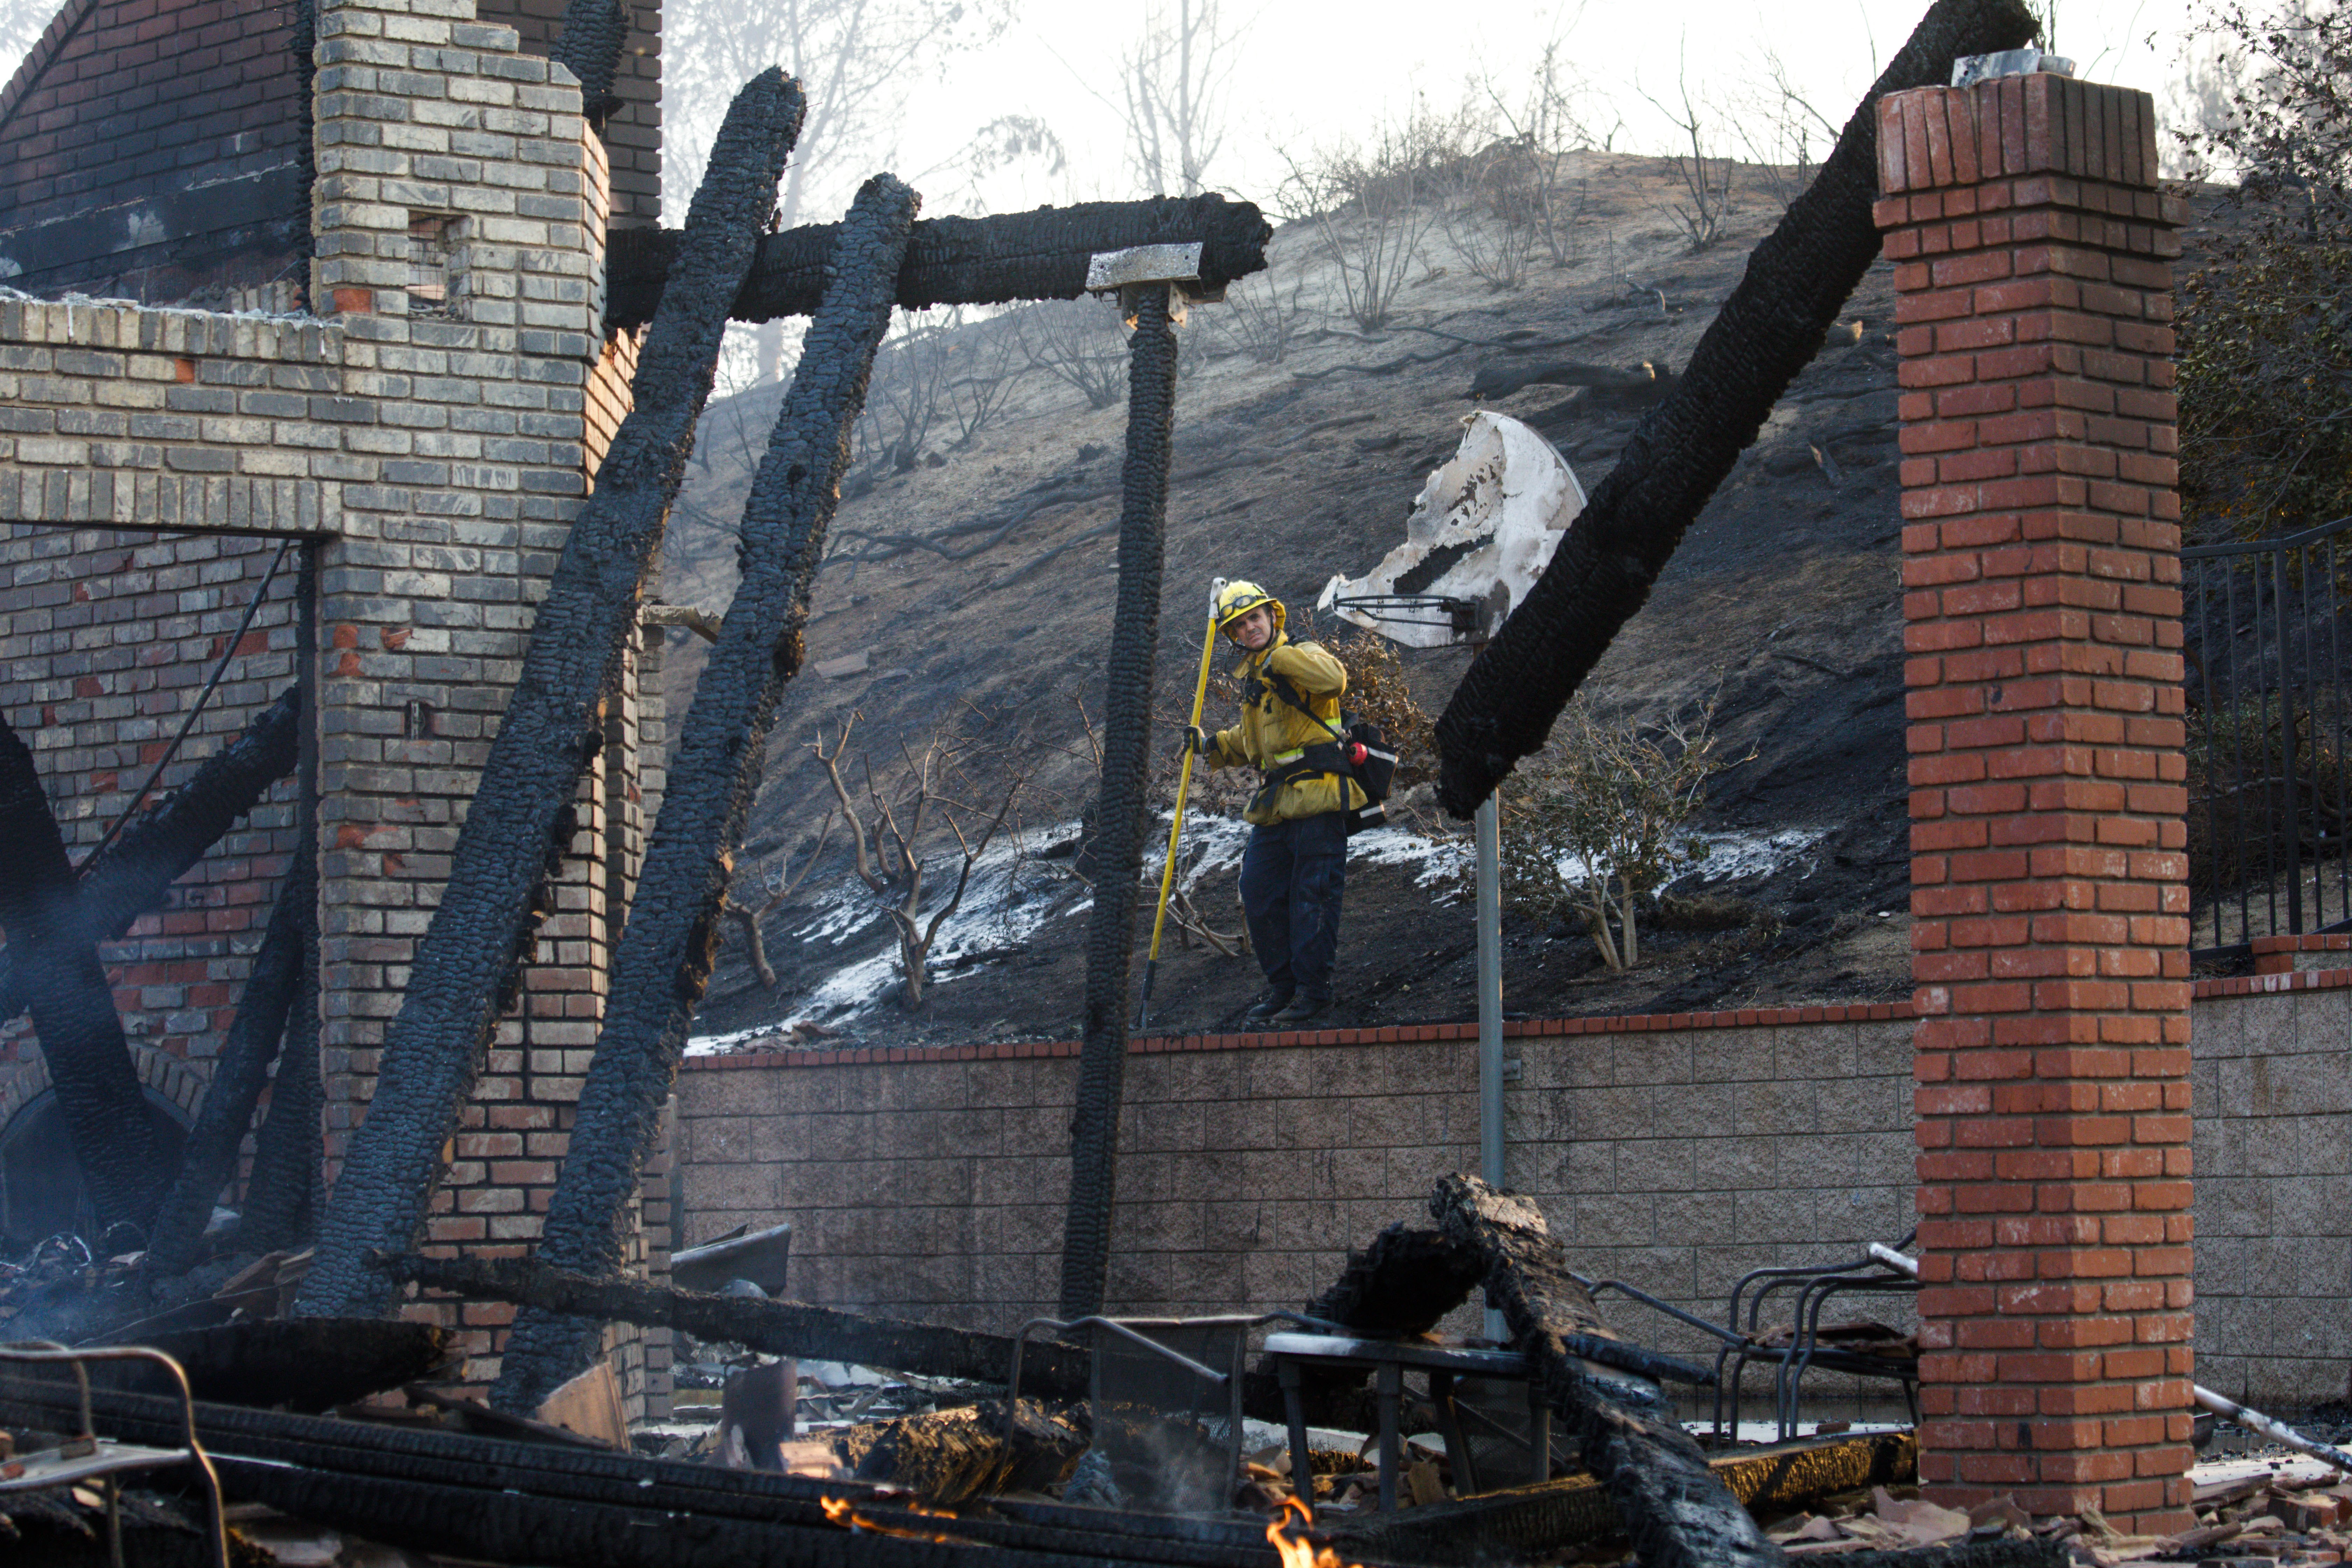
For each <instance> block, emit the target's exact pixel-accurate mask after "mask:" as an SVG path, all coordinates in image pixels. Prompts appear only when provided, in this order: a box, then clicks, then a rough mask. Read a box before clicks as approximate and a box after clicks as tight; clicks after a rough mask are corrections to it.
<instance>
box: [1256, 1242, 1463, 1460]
mask: <svg viewBox="0 0 2352 1568" xmlns="http://www.w3.org/2000/svg"><path fill="white" fill-rule="evenodd" d="M1484 1279H1486V1264H1485V1262H1484V1261H1483V1260H1482V1259H1481V1258H1479V1256H1478V1254H1477V1253H1475V1252H1474V1251H1472V1250H1471V1249H1470V1248H1468V1247H1464V1246H1462V1245H1461V1244H1459V1243H1458V1242H1456V1241H1454V1239H1453V1238H1451V1237H1448V1236H1446V1235H1445V1234H1444V1232H1443V1231H1435V1230H1418V1229H1414V1228H1412V1227H1410V1226H1405V1225H1403V1224H1402V1223H1399V1224H1395V1225H1391V1226H1388V1227H1387V1228H1386V1229H1384V1230H1382V1231H1381V1233H1380V1234H1379V1235H1377V1236H1375V1237H1372V1241H1371V1245H1370V1246H1369V1247H1365V1248H1363V1249H1362V1250H1361V1251H1351V1252H1349V1254H1348V1261H1347V1262H1346V1263H1345V1264H1344V1265H1342V1266H1341V1268H1340V1270H1339V1279H1337V1280H1335V1281H1333V1283H1332V1285H1331V1288H1330V1289H1328V1290H1326V1291H1324V1292H1323V1293H1322V1294H1321V1295H1319V1296H1318V1297H1316V1298H1315V1300H1312V1301H1309V1302H1307V1309H1306V1310H1307V1316H1308V1317H1310V1318H1318V1319H1320V1320H1322V1321H1325V1322H1328V1323H1338V1324H1340V1325H1341V1326H1343V1327H1345V1328H1349V1329H1353V1330H1354V1331H1357V1332H1358V1333H1361V1334H1371V1335H1397V1336H1410V1335H1413V1334H1425V1333H1428V1332H1430V1331H1432V1330H1433V1329H1435V1328H1436V1327H1437V1324H1438V1321H1439V1320H1440V1319H1442V1318H1444V1316H1445V1314H1446V1313H1448V1312H1450V1311H1452V1310H1454V1308H1456V1307H1458V1306H1460V1305H1461V1304H1462V1303H1463V1302H1464V1301H1465V1300H1468V1299H1469V1296H1470V1292H1471V1291H1473V1290H1475V1289H1477V1288H1478V1286H1479V1284H1480V1283H1481V1282H1482V1281H1483V1280H1484ZM1299 1375H1300V1387H1299V1394H1300V1396H1301V1398H1302V1400H1303V1401H1304V1404H1305V1409H1306V1415H1307V1420H1308V1421H1309V1422H1311V1423H1313V1424H1315V1425H1317V1426H1343V1427H1347V1428H1349V1429H1350V1430H1360V1431H1367V1432H1369V1431H1370V1430H1371V1429H1372V1428H1373V1427H1374V1426H1376V1425H1377V1424H1378V1421H1379V1416H1378V1413H1377V1412H1376V1411H1375V1410H1374V1408H1373V1405H1372V1396H1371V1390H1370V1386H1369V1379H1370V1373H1367V1372H1365V1371H1364V1370H1363V1369H1362V1368H1360V1367H1359V1368H1356V1369H1354V1370H1352V1371H1351V1370H1349V1369H1348V1368H1347V1367H1344V1366H1339V1365H1323V1364H1308V1365H1306V1366H1303V1367H1301V1368H1300V1369H1299ZM1244 1397H1245V1398H1246V1399H1247V1401H1248V1403H1249V1404H1250V1405H1252V1406H1253V1407H1255V1408H1268V1409H1276V1410H1279V1409H1281V1408H1282V1391H1281V1388H1280V1386H1279V1384H1276V1381H1275V1374H1274V1372H1273V1369H1272V1368H1271V1367H1270V1366H1268V1365H1265V1364H1260V1365H1258V1366H1255V1367H1253V1368H1252V1369H1251V1371H1250V1373H1249V1379H1248V1382H1247V1384H1246V1392H1245V1395H1244Z"/></svg>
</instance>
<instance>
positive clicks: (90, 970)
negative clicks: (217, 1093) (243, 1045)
mask: <svg viewBox="0 0 2352 1568" xmlns="http://www.w3.org/2000/svg"><path fill="white" fill-rule="evenodd" d="M0 844H5V845H6V846H7V847H8V848H7V852H6V853H5V855H0V931H5V932H6V933H7V937H8V951H9V952H10V954H11V955H12V956H14V958H15V959H16V968H17V972H18V973H19V974H20V975H21V976H22V979H21V984H23V986H24V988H25V992H26V998H27V1000H28V1001H29V1002H30V1003H31V1005H32V1009H33V1030H34V1032H35V1033H36V1034H37V1036H39V1037H40V1042H41V1056H42V1058H43V1059H45V1060H46V1061H47V1063H48V1068H49V1083H50V1086H51V1087H52V1088H53V1089H56V1090H57V1096H58V1108H59V1109H60V1110H62V1111H63V1112H64V1113H65V1123H66V1133H67V1136H68V1139H69V1140H70V1141H71V1142H72V1143H73V1152H74V1158H75V1159H76V1160H78V1161H79V1163H80V1164H81V1173H82V1180H83V1182H84V1184H86V1185H87V1186H88V1188H89V1195H90V1201H91V1204H92V1205H93V1206H94V1207H95V1209H96V1210H97V1214H98V1223H99V1228H100V1230H101V1231H103V1230H104V1229H106V1228H107V1227H108V1226H111V1225H114V1224H116V1223H117V1222H128V1223H130V1224H131V1225H135V1226H139V1227H140V1228H141V1230H142V1232H143V1231H144V1229H145V1228H146V1226H147V1225H148V1223H149V1221H151V1220H152V1218H153V1217H154V1214H155V1205H156V1203H157V1201H158V1200H160V1199H161V1198H162V1197H163V1180H164V1177H163V1168H162V1160H161V1156H160V1155H159V1154H158V1152H157V1151H156V1146H155V1129H154V1125H153V1123H152V1121H150V1120H149V1118H148V1115H147V1097H146V1094H145V1093H144V1091H142V1089H140V1087H139V1068H138V1065H137V1064H136V1063H135V1062H133V1061H132V1060H131V1043H130V1041H129V1040H127V1039H125V1038H124V1037H123V1034H122V1020H121V1017H120V1016H118V1015H117V1014H116V1013H115V1011H114V993H113V992H112V990H111V989H110V988H109V986H108V985H107V983H106V969H105V967H104V966H103V965H102V964H100V963H99V961H98V947H97V944H96V943H95V942H91V941H90V940H89V938H88V937H87V936H85V935H83V934H82V933H81V931H79V929H78V928H77V926H76V924H75V921H74V920H73V904H74V892H75V889H74V874H73V862H72V861H71V860H70V859H68V858H67V856H66V847H65V840H64V839H63V838H61V837H59V836H58V824H57V819H56V818H55V817H54V816H51V815H50V814H49V803H48V799H47V796H46V795H43V794H42V793H41V778H40V774H39V773H38V772H37V771H36V770H35V768H34V766H33V753H32V750H31V748H29V747H27V746H26V744H25V742H23V741H22V740H20V739H19V738H18V737H17V734H16V731H15V730H14V729H12V728H11V727H10V726H9V724H8V721H7V720H6V719H5V718H0Z"/></svg>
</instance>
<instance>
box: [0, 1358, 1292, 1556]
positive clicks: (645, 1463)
mask: <svg viewBox="0 0 2352 1568" xmlns="http://www.w3.org/2000/svg"><path fill="white" fill-rule="evenodd" d="M91 1405H92V1409H93V1414H94V1415H95V1416H96V1418H97V1420H96V1426H97V1428H98V1430H99V1431H100V1433H101V1434H104V1435H107V1436H114V1437H118V1438H120V1439H121V1440H124V1441H128V1442H139V1443H150V1444H153V1445H155V1446H157V1447H169V1446H171V1445H172V1444H173V1443H174V1442H176V1441H178V1440H179V1439H180V1437H181V1436H184V1429H183V1427H182V1426H181V1425H180V1422H181V1405H180V1403H179V1401H178V1400H177V1399H176V1398H169V1399H167V1398H163V1397H158V1396H155V1395H149V1394H116V1393H110V1392H107V1391H104V1390H100V1391H99V1392H97V1393H96V1394H93V1395H92V1399H91ZM60 1418H62V1419H65V1420H69V1421H73V1422H77V1423H78V1422H79V1419H80V1405H79V1395H78V1394H77V1392H76V1390H75V1388H74V1385H73V1384H71V1383H70V1382H68V1381H63V1380H58V1379H47V1380H42V1381H34V1380H28V1379H25V1378H22V1377H16V1376H8V1375H0V1425H5V1426H10V1427H24V1426H36V1427H41V1428H43V1429H46V1430H58V1429H60V1428H59V1427H58V1426H57V1425H56V1423H57V1422H58V1420H59V1419H60ZM196 1433H197V1436H198V1439H199V1440H200V1441H201V1442H202V1443H203V1444H204V1445H205V1448H206V1449H207V1450H208V1451H210V1452H212V1453H213V1454H215V1455H216V1456H218V1455H233V1456H236V1457H238V1458H241V1459H243V1460H246V1461H254V1460H259V1461H264V1462H266V1463H268V1465H270V1466H271V1467H273V1468H277V1469H279V1470H285V1471H302V1472H308V1473H311V1474H315V1475H318V1476H320V1477H322V1478H325V1479H328V1480H330V1481H332V1480H335V1479H352V1478H360V1479H373V1480H379V1481H384V1482H389V1483H393V1484H394V1485H403V1484H413V1485H420V1486H425V1487H434V1488H448V1489H453V1490H471V1489H484V1490H493V1491H499V1492H502V1493H508V1494H512V1495H515V1496H518V1497H528V1498H530V1499H532V1500H536V1501H538V1502H541V1503H543V1504H546V1505H550V1506H553V1507H558V1508H560V1507H562V1506H565V1505H567V1504H568V1503H570V1502H571V1501H572V1500H580V1501H584V1502H588V1503H599V1502H609V1501H611V1500H613V1499H614V1498H615V1497H620V1498H625V1499H627V1500H629V1501H630V1502H631V1503H633V1504H635V1505H636V1506H639V1507H642V1508H646V1509H649V1510H666V1511H667V1512H669V1513H671V1514H673V1515H677V1516H689V1515H690V1516H697V1517H706V1518H712V1519H723V1520H733V1521H753V1522H757V1523H759V1524H761V1525H763V1526H766V1527H768V1528H769V1529H770V1530H771V1531H772V1536H773V1538H774V1539H776V1540H778V1541H781V1542H784V1543H786V1544H785V1548H784V1549H785V1550H786V1551H788V1552H789V1551H791V1550H793V1547H792V1546H791V1545H790V1543H791V1542H793V1541H795V1540H805V1537H803V1536H801V1535H800V1533H799V1532H798V1531H784V1530H778V1529H777V1528H776V1527H778V1526H806V1525H817V1524H822V1523H824V1522H825V1514H824V1509H823V1504H822V1500H823V1499H824V1498H826V1497H828V1496H831V1497H835V1498H849V1499H852V1500H856V1501H857V1502H858V1504H859V1510H860V1511H861V1512H865V1513H868V1514H869V1516H870V1517H873V1518H875V1519H877V1521H881V1522H884V1523H887V1524H892V1525H898V1526H904V1527H913V1528H919V1527H921V1525H922V1517H923V1516H920V1515H917V1514H912V1513H910V1512H908V1511H907V1510H904V1509H903V1508H902V1507H900V1506H898V1505H897V1504H894V1503H892V1502H890V1501H888V1500H884V1499H880V1498H872V1497H871V1495H870V1494H871V1489H869V1488H868V1487H867V1486H866V1484H865V1483H862V1482H858V1481H855V1480H852V1481H830V1480H818V1479H811V1478H807V1477H802V1476H793V1475H785V1474H780V1473H777V1472H774V1471H759V1470H736V1469H728V1468H719V1467H716V1466H711V1465H705V1464H698V1463H688V1462H685V1461H679V1460H666V1459H650V1458H643V1457H641V1456H637V1455H631V1454H620V1453H614V1452H613V1451H611V1450H609V1449H603V1448H597V1447H586V1446H582V1447H570V1446H566V1447H552V1446H548V1445H542V1444H536V1443H521V1442H517V1441H514V1440H511V1439H506V1438H497V1437H486V1436H477V1435H473V1434H470V1433H462V1432H451V1431H447V1430H443V1429H437V1428H436V1429H418V1428H415V1427H407V1426H383V1425H379V1424H377V1423H374V1422H370V1421H356V1420H323V1419H320V1418H318V1417H315V1416H306V1415H287V1414H284V1413H282V1412H278V1411H271V1410H254V1409H241V1408H235V1407H231V1406H225V1405H207V1404H203V1403H199V1404H198V1405H197V1406H196ZM316 1495H323V1496H331V1492H322V1493H320V1494H316ZM264 1500H266V1499H264ZM288 1511H289V1512H305V1516H306V1517H312V1518H325V1519H327V1520H328V1521H329V1522H333V1521H332V1519H331V1516H324V1515H320V1514H317V1513H315V1512H307V1511H306V1510H292V1509H289V1510H288ZM998 1511H999V1516H998V1517H990V1516H988V1515H985V1514H983V1515H980V1516H977V1517H973V1518H971V1519H962V1520H958V1521H955V1524H954V1528H955V1529H956V1530H957V1531H959V1532H961V1534H963V1535H965V1536H967V1537H969V1538H970V1539H971V1540H973V1541H979V1542H988V1543H991V1544H992V1545H995V1546H998V1547H1001V1548H1008V1549H1011V1550H1012V1551H1013V1552H1015V1553H1020V1552H1049V1553H1055V1554H1059V1553H1064V1552H1073V1551H1075V1552H1078V1553H1079V1554H1080V1555H1085V1554H1086V1553H1087V1552H1091V1551H1094V1550H1097V1548H1101V1547H1108V1548H1109V1550H1108V1551H1105V1552H1103V1553H1102V1556H1103V1559H1104V1560H1107V1561H1113V1562H1121V1561H1132V1562H1147V1563H1167V1564H1171V1568H1271V1563H1272V1558H1271V1554H1270V1553H1269V1552H1267V1550H1266V1547H1265V1536H1264V1533H1263V1529H1262V1527H1257V1526H1251V1525H1239V1524H1234V1523H1229V1522H1227V1521H1223V1520H1212V1519H1171V1518H1153V1517H1149V1516H1141V1515H1120V1514H1113V1513H1106V1512H1104V1511H1102V1510H1093V1509H1081V1508H1072V1507H1064V1506H1062V1505H1059V1504H1053V1503H1044V1502H1015V1501H1013V1500H1003V1501H1002V1502H1001V1503H1000V1504H999V1510H998ZM352 1528H354V1529H359V1528H360V1527H359V1526H358V1525H356V1524H354V1525H353V1526H352ZM362 1533H366V1532H365V1531H363V1530H362ZM842 1533H845V1532H842ZM782 1560H783V1561H799V1560H801V1559H798V1558H794V1557H791V1556H787V1557H785V1558H783V1559H782ZM520 1561H524V1562H544V1561H548V1559H547V1558H545V1557H541V1556H536V1555H532V1554H530V1553H524V1554H522V1555H521V1557H520ZM990 1561H992V1562H995V1561H1002V1559H991V1560H990Z"/></svg>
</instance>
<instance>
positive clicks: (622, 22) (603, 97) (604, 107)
mask: <svg viewBox="0 0 2352 1568" xmlns="http://www.w3.org/2000/svg"><path fill="white" fill-rule="evenodd" d="M628 41H629V13H628V8H627V7H626V6H625V5H622V4H621V0H572V4H570V5H566V6H565V7H564V8H563V36H562V38H560V39H559V40H557V42H556V46H555V50H554V59H555V61H556V63H557V64H559V65H561V66H562V67H564V68H566V69H567V70H569V71H571V73H572V75H573V76H575V77H578V78H579V79H580V112H581V113H582V114H583V115H584V116H586V117H587V120H588V122H589V123H590V124H591V125H593V126H594V127H595V128H596V129H597V130H599V131H602V130H604V121H607V120H609V119H611V118H612V117H613V115H614V112H615V111H616V110H619V109H620V107H621V100H620V98H619V96H618V95H617V94H615V93H614V90H613V84H614V82H615V81H617V80H619V79H620V75H621V54H622V50H623V48H624V47H625V46H626V45H627V43H628Z"/></svg>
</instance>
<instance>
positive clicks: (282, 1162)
mask: <svg viewBox="0 0 2352 1568" xmlns="http://www.w3.org/2000/svg"><path fill="white" fill-rule="evenodd" d="M307 912H308V915H309V918H308V919H306V920H305V921H303V930H302V952H301V954H300V958H299V962H300V963H301V966H302V968H301V973H302V976H303V979H302V983H301V984H297V985H296V986H295V988H294V1006H293V1010H292V1012H291V1014H290V1015H289V1016H288V1018H287V1022H286V1040H285V1043H284V1044H283V1045H281V1046H280V1047H278V1071H277V1073H276V1075H275V1076H274V1077H272V1078H271V1079H270V1080H269V1114H268V1117H267V1118H266V1119H265V1120H264V1121H262V1123H261V1131H259V1132H258V1133H257V1134H256V1135H255V1138H254V1147H253V1171H252V1173H251V1174H250V1175H248V1176H247V1178H246V1184H245V1207H244V1209H243V1210H242V1211H241V1213H240V1215H239V1217H238V1220H237V1227H236V1236H237V1245H238V1246H239V1247H242V1248H243V1249H244V1250H246V1251H248V1252H267V1251H268V1250H270V1249H271V1248H274V1247H293V1246H296V1245H298V1244H299V1243H301V1242H304V1241H307V1240H308V1239H309V1238H310V1230H311V1226H312V1225H313V1224H314V1223H315V1221H316V1219H317V1215H318V1202H319V1194H320V1191H321V1189H323V1188H324V1186H325V1185H326V1170H325V1160H326V1147H325V1142H324V1140H323V1138H322V1136H321V1132H322V1129H321V1127H320V1118H321V1116H322V1114H323V1113H324V1110H325V1102H326V1086H325V1085H324V1084H323V1083H321V1082H320V1078H319V1044H320V1013H319V983H318V974H319V921H318V917H317V911H316V910H310V911H307Z"/></svg>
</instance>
